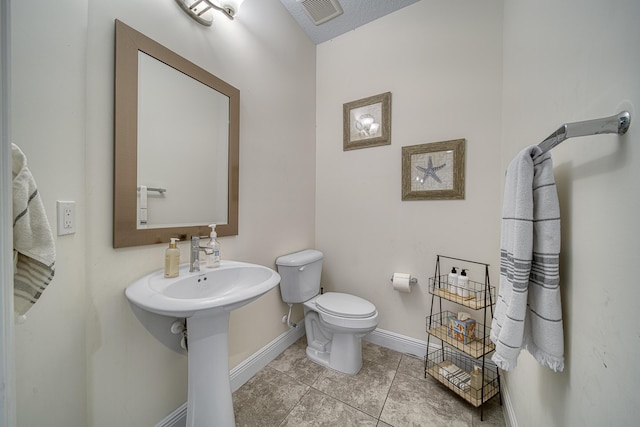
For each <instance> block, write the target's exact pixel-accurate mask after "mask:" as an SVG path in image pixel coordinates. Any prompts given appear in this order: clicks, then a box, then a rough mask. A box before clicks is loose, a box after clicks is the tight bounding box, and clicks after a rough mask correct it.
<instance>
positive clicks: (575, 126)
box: [538, 111, 631, 153]
mask: <svg viewBox="0 0 640 427" xmlns="http://www.w3.org/2000/svg"><path fill="white" fill-rule="evenodd" d="M630 124H631V114H629V112H628V111H622V112H620V113H618V114H616V115H614V116H611V117H604V118H602V119H594V120H585V121H582V122H574V123H565V124H563V125H562V126H560V127H559V128H558V130H556V131H555V132H554V133H552V134H551V135H549V136H548V137H547V138H546V139H545V140H544V141H542V142H541V143H540V144H538V147H540V148H541V149H542V152H543V153H546V152H547V151H549V150H551V149H552V148H553V147H555V146H556V145H558V144H560V143H561V142H562V141H564V140H565V139H568V138H573V137H576V136H588V135H599V134H601V133H617V134H619V135H624V134H625V133H626V132H627V130H628V129H629V125H630Z"/></svg>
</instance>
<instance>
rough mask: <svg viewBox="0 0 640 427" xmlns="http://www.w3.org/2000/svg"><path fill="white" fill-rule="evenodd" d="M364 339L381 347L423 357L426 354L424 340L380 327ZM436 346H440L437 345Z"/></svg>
mask: <svg viewBox="0 0 640 427" xmlns="http://www.w3.org/2000/svg"><path fill="white" fill-rule="evenodd" d="M364 340H365V341H369V342H370V343H373V344H376V345H379V346H381V347H386V348H390V349H391V350H395V351H397V352H400V353H407V354H412V355H414V356H418V357H424V356H425V355H426V354H427V342H426V341H422V340H417V339H415V338H411V337H407V336H405V335H400V334H396V333H395V332H390V331H385V330H384V329H380V328H377V329H376V330H375V331H373V332H371V333H370V334H369V335H367V336H366V337H364ZM432 348H433V344H432ZM437 348H440V347H439V346H438V347H437Z"/></svg>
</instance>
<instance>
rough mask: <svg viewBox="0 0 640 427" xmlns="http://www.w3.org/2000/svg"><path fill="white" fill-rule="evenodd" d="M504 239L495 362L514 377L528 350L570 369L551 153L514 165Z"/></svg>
mask: <svg viewBox="0 0 640 427" xmlns="http://www.w3.org/2000/svg"><path fill="white" fill-rule="evenodd" d="M501 232H502V234H501V238H500V291H499V293H498V299H497V302H496V309H495V312H494V317H493V322H492V325H491V341H493V342H494V343H495V344H496V351H495V353H494V354H493V357H492V359H493V361H494V362H496V364H497V365H498V366H499V367H500V368H502V369H504V370H506V371H509V370H511V369H513V368H515V367H516V364H517V358H518V355H519V354H520V350H521V349H522V348H526V349H527V350H528V351H529V352H530V353H531V354H532V355H533V357H534V358H535V359H536V360H537V361H538V362H539V363H540V364H541V365H543V366H546V367H548V368H550V369H552V370H554V371H556V372H559V371H562V370H563V369H564V334H563V328H562V307H561V304H560V286H559V285H560V275H559V269H558V264H559V256H560V206H559V203H558V194H557V190H556V184H555V181H554V177H553V162H552V160H551V155H550V154H549V153H545V154H542V150H541V149H540V148H539V147H538V146H537V145H533V146H530V147H527V148H525V149H524V150H522V151H521V152H520V153H518V155H517V156H516V157H515V158H514V159H513V160H512V161H511V163H510V164H509V167H508V169H507V174H506V179H505V191H504V200H503V207H502V230H501Z"/></svg>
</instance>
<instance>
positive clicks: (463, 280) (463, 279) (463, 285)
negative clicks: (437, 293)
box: [458, 269, 469, 298]
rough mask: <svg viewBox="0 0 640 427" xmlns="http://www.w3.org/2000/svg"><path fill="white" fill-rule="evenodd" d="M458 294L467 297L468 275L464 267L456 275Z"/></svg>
mask: <svg viewBox="0 0 640 427" xmlns="http://www.w3.org/2000/svg"><path fill="white" fill-rule="evenodd" d="M458 296H461V297H462V298H467V297H468V296H469V277H467V272H466V271H465V269H462V271H461V272H460V275H459V276H458Z"/></svg>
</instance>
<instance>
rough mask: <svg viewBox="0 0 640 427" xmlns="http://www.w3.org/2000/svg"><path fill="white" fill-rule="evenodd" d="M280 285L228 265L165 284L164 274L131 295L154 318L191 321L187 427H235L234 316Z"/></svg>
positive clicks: (270, 276)
mask: <svg viewBox="0 0 640 427" xmlns="http://www.w3.org/2000/svg"><path fill="white" fill-rule="evenodd" d="M278 283H280V276H279V275H278V273H276V272H275V271H273V270H272V269H270V268H267V267H263V266H261V265H256V264H248V263H244V262H235V261H222V262H221V265H220V267H218V268H214V269H207V268H205V269H202V270H201V271H199V272H193V273H189V270H188V266H186V265H185V266H182V267H180V275H179V276H178V277H176V278H173V279H165V278H164V273H163V271H162V270H159V271H155V272H153V273H151V274H149V275H147V276H144V277H142V278H140V279H138V280H137V281H135V282H134V283H132V284H131V285H129V286H128V287H127V289H126V291H125V294H126V296H127V298H128V299H129V301H131V302H132V303H134V304H135V305H137V306H139V307H140V308H142V309H144V310H147V311H150V312H152V313H156V314H161V315H164V316H170V317H185V318H187V330H188V343H189V351H188V363H189V386H188V388H189V390H188V401H187V427H207V426H229V427H232V426H235V418H234V414H233V402H232V400H231V384H230V382H229V354H228V333H229V313H230V312H231V311H232V310H234V309H236V308H239V307H242V306H243V305H246V304H248V303H250V302H251V301H253V300H255V299H257V298H259V297H260V296H261V295H263V294H265V293H266V292H268V291H269V290H271V289H273V288H274V287H275V286H276V285H277V284H278Z"/></svg>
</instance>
